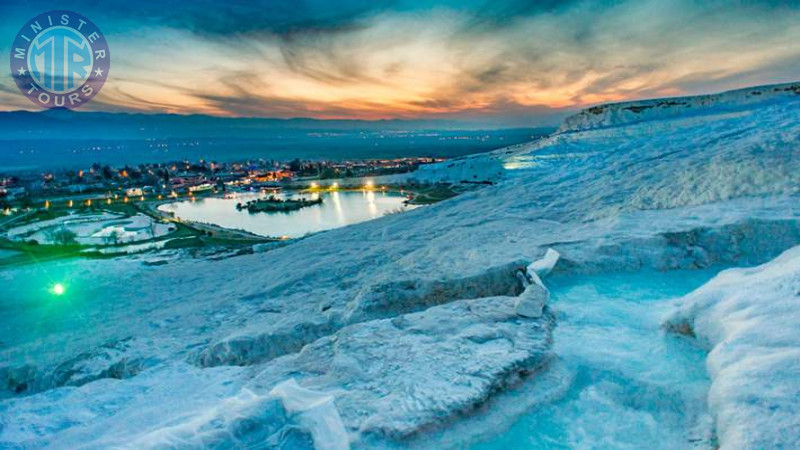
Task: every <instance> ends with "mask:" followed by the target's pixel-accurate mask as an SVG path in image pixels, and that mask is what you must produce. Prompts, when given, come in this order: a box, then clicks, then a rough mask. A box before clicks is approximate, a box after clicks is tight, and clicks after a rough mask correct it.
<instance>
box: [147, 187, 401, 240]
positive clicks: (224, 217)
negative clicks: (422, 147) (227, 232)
mask: <svg viewBox="0 0 800 450" xmlns="http://www.w3.org/2000/svg"><path fill="white" fill-rule="evenodd" d="M268 195H275V196H276V197H278V198H287V197H288V198H300V197H303V198H309V199H311V198H317V197H318V196H322V204H320V205H314V206H309V207H307V208H303V209H300V210H297V211H291V212H274V213H253V214H251V213H249V212H247V211H246V210H242V211H239V210H237V209H236V204H237V203H243V204H244V203H247V202H248V201H250V200H255V199H259V198H264V197H267V196H268ZM405 200H406V197H405V196H404V195H402V194H400V193H398V192H392V191H386V192H383V191H379V190H370V191H340V192H335V191H334V192H323V193H320V194H316V193H314V194H298V193H291V192H289V193H277V194H273V193H238V194H235V195H234V196H231V197H229V198H222V197H209V198H204V199H198V200H196V201H188V200H186V201H180V202H175V203H169V204H166V205H161V206H160V207H159V209H160V210H162V211H166V212H170V213H173V214H174V215H175V216H176V217H179V218H181V219H183V220H189V221H193V222H202V223H210V224H213V225H219V226H222V227H225V228H231V229H239V230H245V231H249V232H251V233H255V234H258V235H261V236H271V237H279V236H288V237H300V236H303V235H306V234H309V233H316V232H319V231H324V230H330V229H333V228H339V227H343V226H346V225H351V224H354V223H359V222H364V221H367V220H372V219H377V218H379V217H382V216H384V215H385V214H388V213H392V212H396V211H401V210H405V209H408V208H409V207H408V206H405V205H404V204H403V202H404V201H405ZM411 208H413V207H411Z"/></svg>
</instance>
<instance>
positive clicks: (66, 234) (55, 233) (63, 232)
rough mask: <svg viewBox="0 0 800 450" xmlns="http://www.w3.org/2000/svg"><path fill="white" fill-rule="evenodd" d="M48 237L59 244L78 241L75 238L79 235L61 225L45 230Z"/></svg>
mask: <svg viewBox="0 0 800 450" xmlns="http://www.w3.org/2000/svg"><path fill="white" fill-rule="evenodd" d="M45 235H46V236H47V238H48V239H49V240H50V241H51V242H53V243H54V244H58V245H70V244H75V243H77V242H76V241H75V238H76V237H78V235H77V234H75V232H74V231H72V230H70V229H69V228H66V227H59V228H56V229H52V230H48V231H46V232H45Z"/></svg>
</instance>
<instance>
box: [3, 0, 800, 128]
mask: <svg viewBox="0 0 800 450" xmlns="http://www.w3.org/2000/svg"><path fill="white" fill-rule="evenodd" d="M51 9H69V10H74V11H76V12H79V13H81V14H83V15H85V16H87V17H89V18H90V19H91V20H93V21H94V22H95V23H96V24H97V25H98V26H99V27H100V28H101V29H102V31H103V32H104V33H105V35H106V37H107V38H108V41H109V45H110V48H111V52H112V61H111V72H110V75H111V76H110V78H109V80H108V82H107V83H106V85H105V87H104V88H103V90H102V92H101V93H100V94H99V95H98V96H97V97H96V98H95V100H94V101H92V102H91V103H90V104H88V105H86V107H84V108H82V110H94V111H97V110H102V111H140V112H171V113H181V114H188V113H205V114H212V115H221V116H259V117H315V118H354V119H380V118H415V119H419V118H422V119H433V118H446V119H458V120H468V121H474V122H483V123H487V124H501V125H502V124H505V125H539V124H551V123H554V122H555V121H556V120H557V119H558V118H560V117H561V116H563V115H564V114H565V113H566V112H568V111H573V110H575V109H579V108H581V107H584V106H587V105H592V104H597V103H602V102H613V101H621V100H627V99H639V98H648V97H661V96H673V95H683V94H696V93H705V92H713V91H721V90H727V89H731V88H737V87H744V86H748V85H755V84H766V83H776V82H786V81H795V80H797V79H800V2H796V1H791V2H790V1H784V2H750V1H699V0H697V1H688V0H674V1H673V0H628V1H624V0H623V1H540V2H533V1H517V0H487V1H477V0H457V1H456V0H450V1H411V0H396V1H387V2H379V1H373V0H337V1H328V0H305V1H304V0H294V1H282V0H270V1H264V0H262V1H242V0H227V1H216V0H195V1H191V2H189V1H182V2H178V1H170V0H159V1H156V0H142V1H125V2H122V1H113V0H106V1H101V0H77V1H67V2H58V3H54V2H44V1H27V2H26V1H21V2H20V1H15V2H9V1H6V0H2V4H0V17H2V18H3V20H2V23H1V24H0V33H1V34H2V39H0V49H2V51H3V52H4V54H5V55H8V54H9V51H10V46H11V42H12V40H13V39H14V36H15V35H16V33H17V31H19V28H20V27H21V26H22V25H24V24H25V22H26V21H27V20H28V19H30V18H31V17H33V16H35V15H37V14H39V13H41V12H44V11H47V10H51ZM4 67H6V70H8V66H7V64H6V65H5V66H4ZM0 100H1V101H0V108H2V109H3V110H15V109H30V110H34V109H35V108H36V106H35V105H33V104H32V103H30V102H29V101H28V100H27V99H26V98H24V97H23V96H22V95H21V94H20V93H19V91H18V90H17V88H16V86H14V83H13V80H12V78H11V76H10V74H8V75H7V76H5V77H3V78H2V81H1V82H0Z"/></svg>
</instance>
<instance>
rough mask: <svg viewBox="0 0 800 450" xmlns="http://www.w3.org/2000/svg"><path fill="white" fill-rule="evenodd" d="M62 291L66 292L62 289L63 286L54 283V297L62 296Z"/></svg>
mask: <svg viewBox="0 0 800 450" xmlns="http://www.w3.org/2000/svg"><path fill="white" fill-rule="evenodd" d="M64 291H66V289H65V288H64V285H63V284H61V283H56V284H54V285H53V294H55V295H64Z"/></svg>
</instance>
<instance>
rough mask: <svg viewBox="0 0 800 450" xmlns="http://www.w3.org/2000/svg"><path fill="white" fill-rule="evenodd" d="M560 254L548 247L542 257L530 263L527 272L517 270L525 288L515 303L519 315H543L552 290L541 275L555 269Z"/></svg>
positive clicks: (530, 316) (535, 316)
mask: <svg viewBox="0 0 800 450" xmlns="http://www.w3.org/2000/svg"><path fill="white" fill-rule="evenodd" d="M560 256H561V255H559V253H558V252H557V251H555V250H553V249H552V248H551V249H548V250H547V253H545V255H544V257H543V258H542V259H539V260H537V261H534V262H533V263H531V264H530V265H528V268H527V269H526V272H522V271H518V272H517V277H518V278H519V280H520V282H521V283H522V286H523V287H524V289H525V290H524V291H522V293H521V294H520V295H519V296H518V297H517V301H516V303H515V304H514V310H515V311H516V313H517V315H520V316H522V317H529V318H537V317H541V316H542V313H543V311H544V306H545V305H546V304H547V302H548V301H550V291H549V290H547V287H545V285H544V282H542V278H541V277H544V276H545V275H547V274H548V273H550V271H551V270H553V267H555V265H556V263H557V262H558V258H559V257H560Z"/></svg>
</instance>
